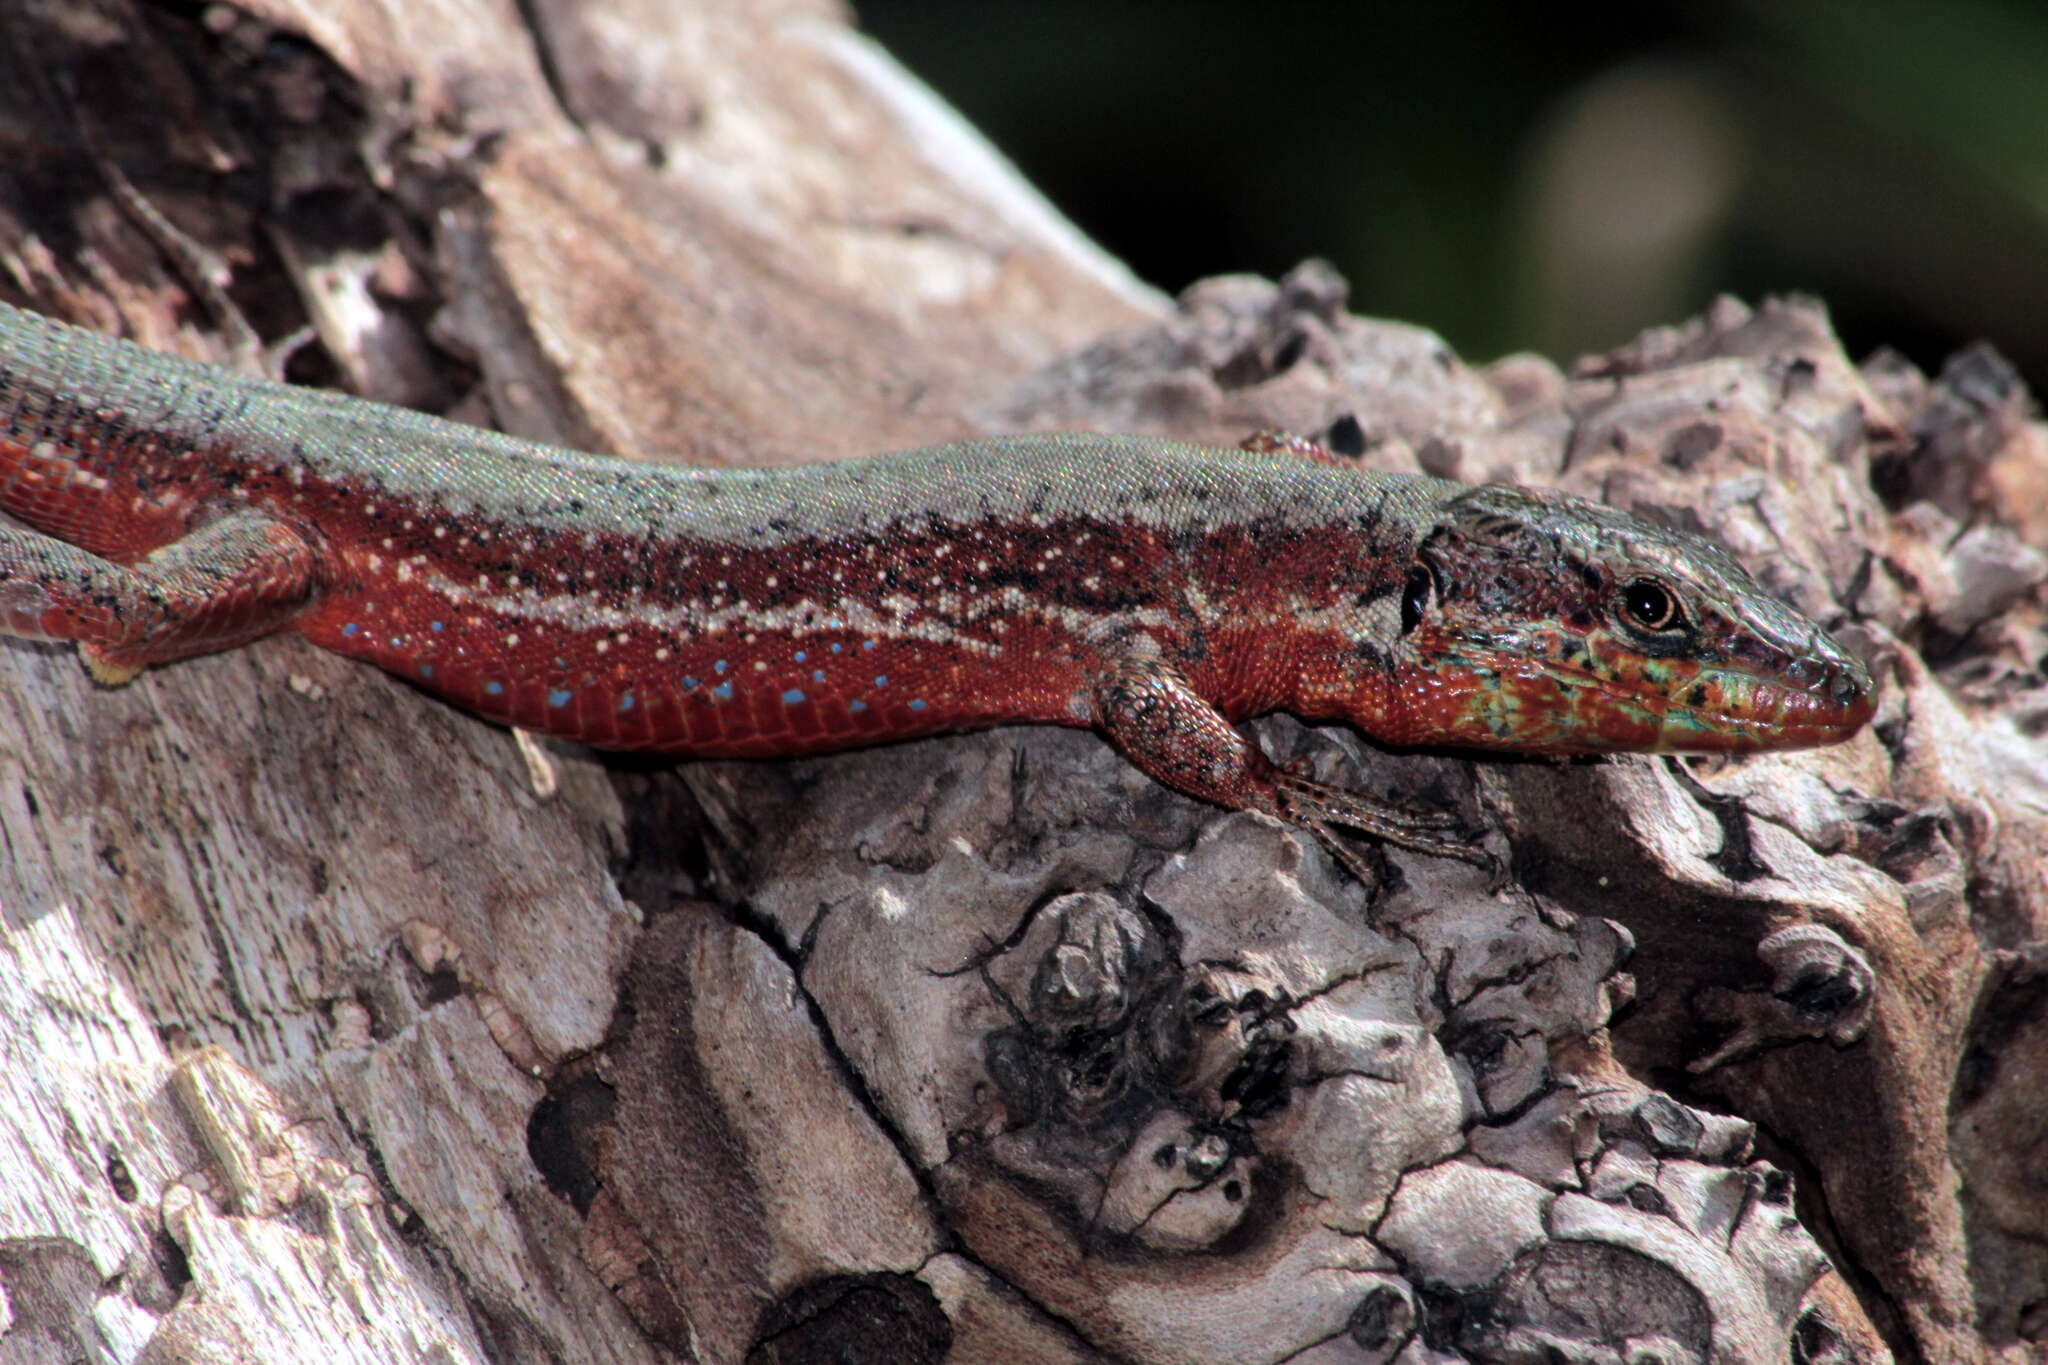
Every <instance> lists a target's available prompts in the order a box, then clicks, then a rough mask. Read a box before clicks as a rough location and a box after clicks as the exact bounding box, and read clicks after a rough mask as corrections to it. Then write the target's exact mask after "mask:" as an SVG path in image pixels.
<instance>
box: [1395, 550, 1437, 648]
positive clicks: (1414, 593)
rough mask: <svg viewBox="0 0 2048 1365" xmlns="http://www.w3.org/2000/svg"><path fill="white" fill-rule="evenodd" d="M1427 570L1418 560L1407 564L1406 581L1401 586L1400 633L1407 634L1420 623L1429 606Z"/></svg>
mask: <svg viewBox="0 0 2048 1365" xmlns="http://www.w3.org/2000/svg"><path fill="white" fill-rule="evenodd" d="M1430 583H1431V580H1430V576H1429V570H1428V569H1427V568H1425V567H1424V566H1423V565H1422V563H1421V562H1420V561H1417V562H1416V563H1414V564H1411V565H1409V566H1408V581H1407V583H1406V584H1404V585H1403V586H1402V588H1401V633H1402V634H1403V635H1407V634H1409V633H1410V632H1412V631H1413V630H1414V629H1415V628H1416V627H1417V626H1419V625H1421V624H1422V613H1423V612H1424V611H1426V610H1428V608H1429V589H1430Z"/></svg>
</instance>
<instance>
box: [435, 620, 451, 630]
mask: <svg viewBox="0 0 2048 1365" xmlns="http://www.w3.org/2000/svg"><path fill="white" fill-rule="evenodd" d="M433 628H434V629H435V630H446V629H448V623H447V622H446V621H436V622H434V625H433Z"/></svg>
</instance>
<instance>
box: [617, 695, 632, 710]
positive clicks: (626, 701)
mask: <svg viewBox="0 0 2048 1365" xmlns="http://www.w3.org/2000/svg"><path fill="white" fill-rule="evenodd" d="M619 709H620V710H621V711H630V710H632V709H633V694H632V693H631V692H628V693H627V694H626V695H625V696H623V697H620V698H619Z"/></svg>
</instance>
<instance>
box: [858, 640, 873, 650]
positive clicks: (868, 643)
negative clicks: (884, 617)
mask: <svg viewBox="0 0 2048 1365" xmlns="http://www.w3.org/2000/svg"><path fill="white" fill-rule="evenodd" d="M860 647H861V648H862V649H873V648H874V647H875V642H874V641H873V640H862V641H861V642H860Z"/></svg>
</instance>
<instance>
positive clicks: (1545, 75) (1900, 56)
mask: <svg viewBox="0 0 2048 1365" xmlns="http://www.w3.org/2000/svg"><path fill="white" fill-rule="evenodd" d="M855 3H856V5H857V8H858V10H859V13H860V17H861V21H862V23H863V25H864V27H865V28H866V29H867V30H868V31H869V32H870V33H872V34H873V35H874V36H875V37H877V38H878V39H879V40H880V41H881V42H882V43H883V44H884V45H885V46H887V47H888V48H889V49H890V50H891V51H892V52H894V53H895V54H896V55H897V57H898V58H899V59H901V60H902V61H903V62H904V63H905V64H906V65H907V66H909V67H910V68H911V69H912V70H913V71H915V72H917V73H918V74H919V75H920V76H922V77H923V78H924V79H925V80H926V81H928V82H929V83H930V84H931V85H933V86H934V87H936V88H937V89H938V91H939V92H940V94H942V95H944V96H945V97H946V98H947V99H948V100H949V101H951V102H952V103H953V104H954V105H955V106H956V107H958V108H959V109H961V110H962V111H963V112H964V113H965V114H966V115H967V117H968V118H969V119H971V120H972V121H973V122H974V123H976V124H977V125H978V126H979V127H980V128H981V129H982V130H983V131H984V132H985V133H987V135H988V136H989V137H990V138H991V139H993V140H994V142H995V143H996V145H997V146H998V147H1000V148H1001V149H1002V150H1003V151H1004V152H1005V153H1007V154H1008V155H1009V156H1010V157H1011V158H1012V159H1013V160H1014V161H1016V162H1017V164H1018V165H1019V166H1021V167H1022V168H1023V171H1024V173H1025V175H1027V176H1028V177H1029V178H1030V179H1031V180H1032V181H1033V182H1034V183H1035V184H1036V185H1038V186H1039V187H1040V188H1041V189H1042V190H1043V191H1044V192H1045V193H1046V194H1047V195H1049V196H1050V197H1051V198H1052V200H1053V201H1054V202H1055V203H1056V204H1058V205H1059V206H1060V208H1062V209H1063V210H1064V211H1065V212H1066V213H1067V214H1068V215H1069V216H1071V217H1072V218H1073V219H1074V220H1075V221H1077V222H1078V223H1079V224H1080V226H1081V227H1082V228H1083V229H1084V230H1086V231H1087V232H1089V233H1091V234H1092V235H1093V236H1094V237H1095V238H1096V239H1097V240H1098V241H1100V242H1102V243H1103V244H1104V245H1105V246H1106V247H1107V248H1108V249H1109V250H1110V251H1111V252H1113V253H1115V254H1116V255H1118V256H1120V257H1122V258H1123V259H1124V260H1125V261H1127V262H1129V263H1130V264H1131V265H1132V267H1133V268H1134V269H1136V270H1137V272H1138V273H1139V274H1140V275H1142V276H1143V277H1144V278H1145V279H1147V280H1149V281H1150V282H1152V283H1153V284H1155V285H1158V286H1160V287H1161V288H1164V289H1167V290H1177V289H1179V288H1180V287H1181V286H1183V285H1185V284H1187V283H1188V282H1189V281H1191V280H1194V279H1196V278H1199V277H1200V276H1203V275H1209V274H1214V273H1217V272H1220V271H1238V270H1251V271H1257V272H1260V273H1262V274H1266V275H1277V274H1279V273H1281V272H1283V271H1285V270H1286V269H1287V268H1288V267H1290V266H1292V265H1293V264H1295V263H1296V262H1297V261H1299V260H1301V259H1302V258H1303V257H1306V256H1311V255H1316V256H1325V257H1328V258H1329V259H1330V260H1332V261H1334V262H1335V263H1336V264H1337V266H1338V268H1339V269H1341V270H1342V271H1343V272H1344V274H1345V275H1346V276H1348V277H1349V278H1350V280H1351V283H1352V306H1353V307H1354V308H1355V309H1356V310H1358V311H1360V312H1364V313H1371V314H1377V315H1381V316H1387V317H1395V318H1402V319H1406V320H1408V321H1412V322H1418V323H1421V324H1423V325H1425V326H1428V327H1431V328H1433V329H1435V330H1436V331H1438V332H1440V333H1442V334H1443V335H1444V336H1445V337H1446V338H1447V339H1448V340H1450V342H1451V343H1452V344H1453V345H1454V346H1456V347H1457V348H1458V350H1459V351H1460V352H1461V353H1463V354H1464V355H1466V356H1467V357H1469V358H1471V359H1474V360H1480V361H1484V360H1488V359H1491V358H1493V357H1495V356H1497V355H1500V354H1502V353H1504V352H1508V351H1513V350H1521V349H1530V348H1533V349H1537V350H1541V351H1544V352H1547V353H1549V354H1551V355H1553V356H1556V357H1559V358H1561V359H1568V358H1569V357H1571V356H1574V355H1577V354H1579V353H1581V352H1584V351H1589V350H1597V349H1602V348H1606V347H1609V346H1612V345H1614V344H1616V343H1618V342H1620V341H1622V340H1625V339H1626V338H1627V337H1629V336H1630V335H1632V334H1633V333H1634V332H1635V331H1636V330H1637V329H1639V328H1640V327H1643V326H1645V325H1648V324H1652V323H1666V322H1676V321H1679V320H1681V319H1683V318H1686V317H1689V316H1691V315H1693V314H1694V313H1696V312H1698V311H1699V310H1700V309H1701V308H1702V307H1703V306H1704V305H1705V304H1706V303H1707V301H1708V300H1710V299H1711V298H1712V297H1713V296H1714V295H1715V294H1716V293H1719V292H1722V291H1728V292H1732V293H1735V294H1738V295H1741V296H1743V297H1745V298H1750V299H1754V298H1755V297H1757V296H1758V295H1761V294H1765V293H1770V292H1782V291H1786V290H1804V291H1808V292H1812V293H1816V294H1818V295H1820V296H1821V297H1822V298H1824V299H1825V300H1826V301H1827V303H1828V304H1829V306H1830V307H1831V308H1832V309H1833V312H1834V317H1835V322H1836V326H1837V328H1838V329H1839V330H1840V331H1841V333H1842V334H1843V337H1844V339H1845V340H1846V341H1847V343H1848V345H1849V348H1850V351H1851V353H1852V354H1855V355H1857V356H1859V357H1860V356H1862V355H1863V354H1865V353H1866V352H1867V351H1869V350H1870V349H1871V348H1872V347H1874V346H1876V345H1878V344H1880V343H1887V344H1890V345H1892V346H1895V347H1897V348H1898V349H1900V350H1903V351H1904V352H1905V353H1906V354H1907V355H1908V356H1910V357H1911V358H1913V359H1914V360H1915V361H1917V362H1918V363H1920V364H1921V365H1922V366H1924V367H1929V368H1934V367H1938V366H1939V364H1940V362H1941V359H1942V358H1943V357H1944V356H1945V355H1947V354H1948V353H1949V352H1950V351H1952V350H1954V349H1955V348H1956V347H1958V346H1960V345H1962V344H1963V343H1964V342H1967V341H1970V340H1974V339H1977V338H1980V337H1982V338H1989V339H1990V340H1991V341H1993V342H1994V343H1995V344H1996V345H1997V346H1998V347H1999V348H2000V349H2001V350H2002V351H2004V352H2005V354H2006V355H2008V356H2009V357H2011V358H2012V359H2013V360H2014V361H2015V362H2016V363H2017V364H2018V365H2019V366H2020V368H2021V369H2022V371H2023V372H2025V373H2026V375H2027V377H2028V379H2029V381H2030V383H2031V384H2032V386H2033V388H2034V389H2035V391H2036V392H2037V393H2048V3H2043V2H2042V0H2026V2H2025V3H2023V2H2022V0H1724V2H1723V3H1706V2H1704V0H1702V2H1701V3H1692V4H1677V3H1657V2H1656V0H1643V2H1641V3H1632V4H1619V3H1579V4H1546V3H1536V2H1531V0H1523V2H1522V3H1516V2H1515V0H1491V2H1489V0H1444V2H1441V3H1427V4H1420V3H1411V4H1378V3H1356V4H1331V3H1318V4H1310V3H1296V4H1288V3H1267V4H1256V3H1246V2H1245V0H1175V2H1171V3H1169V2H1168V0H1129V2H1128V3H1119V0H1092V2H1091V0H1001V2H1000V3H985V2H983V0H951V2H945V0H922V2H920V0H855Z"/></svg>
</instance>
